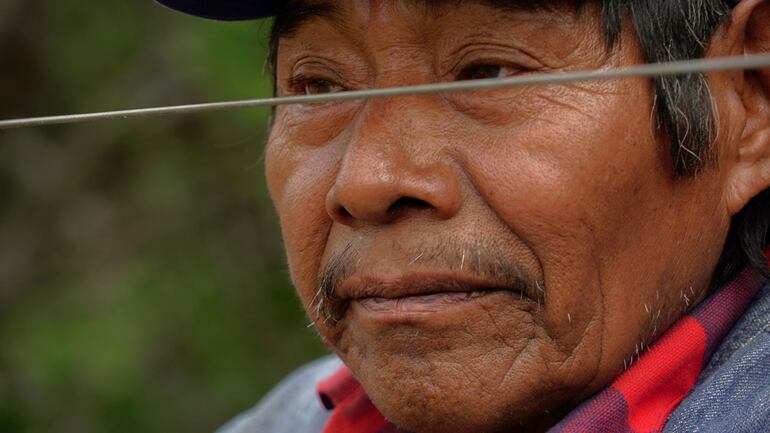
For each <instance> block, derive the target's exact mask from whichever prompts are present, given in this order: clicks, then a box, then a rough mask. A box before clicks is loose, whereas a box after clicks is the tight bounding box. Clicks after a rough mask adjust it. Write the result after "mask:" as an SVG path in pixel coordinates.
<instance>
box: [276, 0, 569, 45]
mask: <svg viewBox="0 0 770 433" xmlns="http://www.w3.org/2000/svg"><path fill="white" fill-rule="evenodd" d="M583 3H584V1H582V0H345V1H342V0H335V1H328V0H327V1H324V0H298V1H290V2H287V3H286V4H285V5H284V6H283V7H282V8H281V10H280V11H279V12H278V13H277V15H276V19H275V24H274V28H273V35H272V36H273V39H274V41H275V42H277V40H278V39H279V38H281V37H289V36H291V35H292V34H293V33H294V31H295V30H296V29H297V28H299V27H300V26H302V25H303V24H306V23H308V22H311V21H314V20H324V21H327V22H329V23H331V24H333V25H335V26H338V27H340V28H345V27H347V26H348V25H350V24H351V23H352V22H354V21H363V22H367V21H368V20H369V18H370V17H371V16H373V15H375V14H376V13H377V11H378V10H382V9H384V8H397V9H399V10H400V11H402V12H403V13H402V14H401V15H402V16H408V17H410V18H412V19H415V20H417V21H423V22H424V21H425V20H435V19H437V18H440V17H441V15H442V14H444V13H445V12H446V11H447V10H448V8H450V7H452V8H457V7H461V6H463V5H469V4H472V5H476V6H478V5H482V6H486V7H487V8H488V11H489V13H490V14H496V15H506V14H515V13H517V12H522V11H527V12H532V11H549V12H554V11H557V10H558V11H562V12H563V11H564V10H565V9H570V10H572V11H577V10H578V9H579V7H580V6H581V5H582V4H583Z"/></svg>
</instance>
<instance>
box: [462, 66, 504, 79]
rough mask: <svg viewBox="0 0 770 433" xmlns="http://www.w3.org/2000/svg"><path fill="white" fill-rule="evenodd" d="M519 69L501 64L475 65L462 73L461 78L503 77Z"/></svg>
mask: <svg viewBox="0 0 770 433" xmlns="http://www.w3.org/2000/svg"><path fill="white" fill-rule="evenodd" d="M516 71H517V69H515V68H509V67H507V66H500V65H473V66H469V67H467V68H465V69H463V71H462V72H461V73H460V76H459V77H458V78H459V79H460V80H485V79H488V78H503V77H507V76H508V75H511V74H513V73H515V72H516Z"/></svg>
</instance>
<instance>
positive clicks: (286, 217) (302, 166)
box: [265, 122, 339, 305]
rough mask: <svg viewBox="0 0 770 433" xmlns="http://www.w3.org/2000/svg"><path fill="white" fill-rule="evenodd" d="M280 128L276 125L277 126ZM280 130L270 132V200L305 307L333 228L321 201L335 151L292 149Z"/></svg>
mask: <svg viewBox="0 0 770 433" xmlns="http://www.w3.org/2000/svg"><path fill="white" fill-rule="evenodd" d="M279 124H284V125H285V123H283V122H280V123H279V122H277V123H276V125H279ZM295 137H296V134H292V133H291V130H290V129H287V128H286V127H282V128H280V129H276V130H274V131H273V132H272V134H271V136H270V139H269V143H268V148H267V153H266V159H265V166H266V174H267V178H268V188H269V191H270V196H271V198H272V200H273V203H274V204H275V207H276V211H277V213H278V218H279V220H280V223H281V232H282V235H283V240H284V244H285V248H286V252H287V257H288V262H289V271H290V274H291V279H292V282H293V283H294V285H295V287H296V288H297V290H298V292H299V295H300V297H301V298H302V300H303V303H305V305H307V304H308V302H309V301H310V299H311V297H312V293H313V290H314V287H315V281H316V277H317V275H318V269H319V266H320V263H321V258H322V256H323V252H324V249H325V246H326V239H327V235H328V232H329V229H330V227H331V220H330V219H329V217H328V215H327V213H326V208H325V205H324V203H325V199H326V194H327V192H328V191H329V189H330V187H331V185H332V183H333V182H334V176H335V172H336V167H337V165H338V164H337V161H338V158H339V156H338V155H337V150H336V148H335V146H323V147H310V146H303V145H298V144H296V142H295V141H292V140H293V139H295Z"/></svg>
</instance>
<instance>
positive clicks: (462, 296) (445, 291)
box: [340, 274, 528, 319]
mask: <svg viewBox="0 0 770 433" xmlns="http://www.w3.org/2000/svg"><path fill="white" fill-rule="evenodd" d="M340 296H342V297H343V298H346V299H348V300H350V301H351V303H352V304H353V305H354V306H355V305H357V306H360V307H361V309H360V310H361V312H362V313H363V314H368V315H373V316H385V317H391V318H393V317H399V318H402V319H407V318H409V317H410V316H420V315H426V314H437V313H450V312H452V311H453V310H456V309H458V308H463V307H469V306H471V305H472V304H474V303H477V302H479V301H480V300H482V299H485V298H488V297H490V296H507V297H510V298H514V299H517V300H519V301H525V300H526V299H528V296H526V295H525V293H524V291H522V290H519V288H518V287H510V286H507V285H503V284H498V283H495V282H493V281H488V280H484V279H478V278H471V277H466V276H460V275H436V274H433V275H427V274H422V275H410V276H406V277H403V278H397V279H390V280H386V279H377V278H351V279H350V280H348V281H346V282H345V283H343V284H342V286H341V287H340Z"/></svg>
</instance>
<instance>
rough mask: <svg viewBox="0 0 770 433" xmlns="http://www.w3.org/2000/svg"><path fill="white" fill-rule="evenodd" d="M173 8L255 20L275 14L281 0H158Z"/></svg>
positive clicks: (225, 18) (198, 14)
mask: <svg viewBox="0 0 770 433" xmlns="http://www.w3.org/2000/svg"><path fill="white" fill-rule="evenodd" d="M156 1H157V2H158V3H160V4H162V5H165V6H167V7H169V8H171V9H175V10H178V11H180V12H184V13H186V14H190V15H195V16H196V17H201V18H209V19H213V20H222V21H240V20H253V19H257V18H265V17H269V16H273V15H274V14H275V11H276V6H277V5H278V4H279V3H280V0H274V1H266V0H156Z"/></svg>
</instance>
